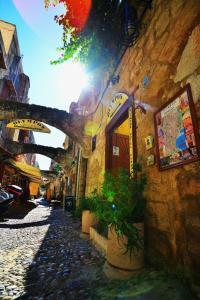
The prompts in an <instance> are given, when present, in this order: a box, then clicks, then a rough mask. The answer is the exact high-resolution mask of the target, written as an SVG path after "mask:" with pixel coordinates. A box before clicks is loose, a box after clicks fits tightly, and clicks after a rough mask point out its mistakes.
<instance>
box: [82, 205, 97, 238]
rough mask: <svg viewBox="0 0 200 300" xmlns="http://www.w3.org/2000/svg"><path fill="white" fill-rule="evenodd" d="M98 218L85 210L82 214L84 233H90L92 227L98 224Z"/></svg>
mask: <svg viewBox="0 0 200 300" xmlns="http://www.w3.org/2000/svg"><path fill="white" fill-rule="evenodd" d="M97 222H98V221H97V218H96V215H95V213H94V212H91V211H90V210H83V212H82V232H83V233H87V234H89V233H90V227H91V226H93V225H95V224H96V223H97Z"/></svg>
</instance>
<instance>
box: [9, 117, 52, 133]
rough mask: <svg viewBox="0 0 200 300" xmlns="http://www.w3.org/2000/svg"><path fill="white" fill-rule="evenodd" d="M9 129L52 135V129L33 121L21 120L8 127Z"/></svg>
mask: <svg viewBox="0 0 200 300" xmlns="http://www.w3.org/2000/svg"><path fill="white" fill-rule="evenodd" d="M6 127H7V128H13V129H22V130H32V131H37V132H44V133H50V132H51V131H50V129H49V128H48V127H47V126H45V125H44V124H42V123H41V122H39V121H35V120H31V119H20V120H16V121H13V122H11V123H9V124H7V125H6Z"/></svg>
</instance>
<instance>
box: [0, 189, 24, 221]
mask: <svg viewBox="0 0 200 300" xmlns="http://www.w3.org/2000/svg"><path fill="white" fill-rule="evenodd" d="M22 193H23V190H22V188H21V187H19V186H17V185H14V184H9V185H7V186H4V187H2V186H1V187H0V216H2V215H3V214H4V213H5V212H6V211H7V210H8V209H9V207H10V205H11V204H12V203H13V201H14V200H15V199H16V198H17V196H20V195H21V194H22Z"/></svg>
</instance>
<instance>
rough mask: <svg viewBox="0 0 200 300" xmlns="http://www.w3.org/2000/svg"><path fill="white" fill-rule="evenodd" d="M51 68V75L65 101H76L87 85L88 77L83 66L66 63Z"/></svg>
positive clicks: (76, 63) (75, 63)
mask: <svg viewBox="0 0 200 300" xmlns="http://www.w3.org/2000/svg"><path fill="white" fill-rule="evenodd" d="M52 68H54V73H53V75H54V80H56V85H57V88H58V89H59V91H60V92H61V93H64V95H65V96H64V98H65V99H66V101H67V102H69V103H70V102H72V101H77V100H78V98H79V95H80V93H81V90H82V89H83V88H84V87H86V86H87V85H89V76H88V75H87V74H86V73H85V71H84V68H83V66H82V65H81V64H80V63H78V62H70V61H67V62H65V63H62V64H60V65H56V66H55V65H54V66H52ZM62 98H63V97H62Z"/></svg>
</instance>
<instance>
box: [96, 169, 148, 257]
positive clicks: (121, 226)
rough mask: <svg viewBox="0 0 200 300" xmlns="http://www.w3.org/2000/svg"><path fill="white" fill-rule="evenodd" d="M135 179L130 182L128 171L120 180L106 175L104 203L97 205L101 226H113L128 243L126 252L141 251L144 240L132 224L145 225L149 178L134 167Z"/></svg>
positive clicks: (120, 173)
mask: <svg viewBox="0 0 200 300" xmlns="http://www.w3.org/2000/svg"><path fill="white" fill-rule="evenodd" d="M134 170H135V176H134V178H131V177H130V175H129V172H128V171H127V170H126V169H120V170H119V174H118V176H116V177H114V176H112V175H111V174H110V173H105V177H104V182H103V185H102V199H100V198H99V201H97V203H96V215H97V218H98V219H99V221H100V222H101V223H103V224H104V225H105V224H106V225H107V226H108V225H111V227H112V228H114V229H115V231H116V233H117V235H118V237H120V236H122V235H125V236H126V237H127V239H128V241H127V244H126V252H127V251H130V253H132V252H133V251H134V250H139V249H141V247H142V245H143V238H142V237H141V234H140V230H139V229H138V228H137V227H135V226H134V225H133V224H134V223H138V222H142V221H143V220H144V213H145V204H146V201H145V197H144V190H145V186H146V184H147V178H146V175H145V174H144V173H142V170H141V166H140V165H139V164H135V166H134Z"/></svg>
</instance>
